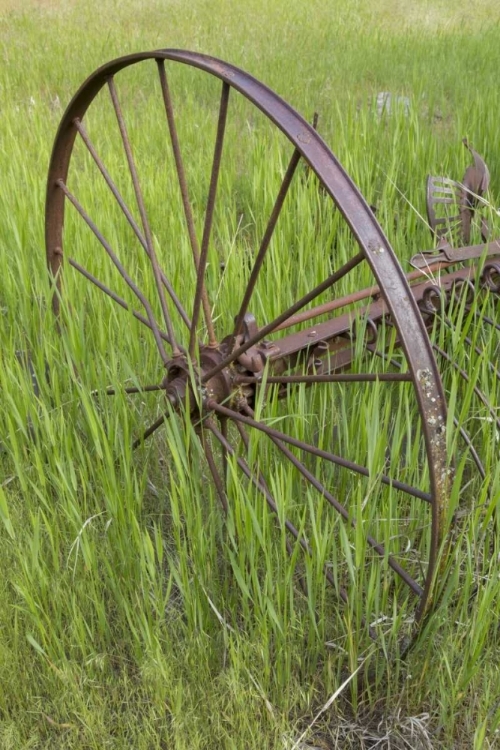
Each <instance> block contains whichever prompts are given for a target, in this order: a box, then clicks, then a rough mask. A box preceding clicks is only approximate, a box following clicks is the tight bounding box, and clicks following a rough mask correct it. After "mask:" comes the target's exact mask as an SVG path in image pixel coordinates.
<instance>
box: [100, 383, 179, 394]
mask: <svg viewBox="0 0 500 750" xmlns="http://www.w3.org/2000/svg"><path fill="white" fill-rule="evenodd" d="M166 388H167V386H166V385H143V386H135V385H134V386H130V387H127V388H106V390H105V391H103V393H104V395H105V396H116V395H117V394H120V393H126V394H127V395H130V394H134V393H155V392H156V391H165V390H166ZM100 393H101V391H100V390H98V389H96V390H95V391H92V395H93V396H98V395H99V394H100Z"/></svg>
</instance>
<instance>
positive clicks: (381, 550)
mask: <svg viewBox="0 0 500 750" xmlns="http://www.w3.org/2000/svg"><path fill="white" fill-rule="evenodd" d="M247 410H248V413H249V414H251V415H252V416H253V412H252V410H251V409H250V408H249V407H247ZM255 424H258V423H257V422H256V423H255ZM271 440H272V442H273V443H274V444H275V445H276V447H277V448H278V449H279V450H280V451H281V452H282V453H283V455H285V456H286V457H287V458H288V460H289V461H290V462H291V463H292V464H293V465H294V466H295V468H296V469H298V471H299V472H300V473H301V474H302V476H303V477H304V478H305V479H307V481H308V482H309V483H310V484H312V486H313V487H314V488H315V489H316V490H317V491H318V492H319V493H320V494H321V495H322V496H323V497H324V498H325V500H327V501H328V502H329V503H330V505H331V506H332V507H333V508H335V510H336V511H337V513H339V515H341V516H342V518H343V519H344V520H345V521H347V522H348V523H349V524H350V525H351V526H352V528H356V521H355V520H354V519H353V518H352V517H351V515H350V513H349V511H348V510H347V508H344V506H343V505H342V504H341V503H340V502H339V501H338V500H337V498H335V497H334V496H333V495H332V494H331V493H330V492H329V491H328V490H327V489H326V487H324V485H323V484H321V482H320V481H319V480H318V479H317V478H316V477H315V476H314V475H313V474H312V473H311V472H310V471H309V469H307V468H306V467H305V466H304V464H303V463H302V462H301V461H299V459H298V458H297V457H296V456H295V455H294V454H293V453H292V452H291V451H290V450H289V449H288V448H287V447H286V446H285V445H284V444H283V442H282V441H281V440H279V439H277V438H275V437H271ZM366 541H367V542H368V544H369V545H370V547H372V549H374V550H375V551H376V552H378V554H379V555H380V557H383V558H386V557H387V563H388V565H389V566H390V567H391V568H392V569H393V570H394V572H395V573H397V574H398V575H399V577H400V578H401V579H402V580H403V581H404V582H405V583H406V585H407V586H408V587H409V588H410V589H411V590H412V591H413V593H414V594H416V595H417V596H422V594H423V593H424V590H423V589H422V587H421V586H419V584H418V583H417V582H416V581H415V580H413V578H412V577H411V576H410V575H409V574H408V573H407V572H406V570H405V569H404V568H403V567H401V565H400V564H399V563H397V562H396V560H394V558H393V557H392V556H391V555H388V554H387V553H386V550H385V547H384V546H383V545H382V544H380V542H377V541H376V540H375V539H374V538H373V537H372V536H370V534H367V535H366Z"/></svg>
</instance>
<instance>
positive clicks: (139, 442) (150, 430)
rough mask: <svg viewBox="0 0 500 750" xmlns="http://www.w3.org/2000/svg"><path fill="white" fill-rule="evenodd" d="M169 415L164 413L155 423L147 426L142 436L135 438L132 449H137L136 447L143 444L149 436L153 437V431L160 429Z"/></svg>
mask: <svg viewBox="0 0 500 750" xmlns="http://www.w3.org/2000/svg"><path fill="white" fill-rule="evenodd" d="M167 417H168V414H162V415H161V417H158V419H157V420H156V421H155V422H153V424H151V425H150V426H149V427H148V428H147V430H145V431H144V432H143V434H142V435H141V437H140V438H137V440H134V442H133V443H132V450H133V451H135V449H136V448H138V447H139V446H140V445H142V444H143V443H144V442H145V441H146V440H147V439H148V437H151V435H153V433H155V432H156V430H158V429H159V428H160V427H161V426H162V424H163V423H164V421H165V420H166V418H167Z"/></svg>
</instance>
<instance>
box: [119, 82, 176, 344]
mask: <svg viewBox="0 0 500 750" xmlns="http://www.w3.org/2000/svg"><path fill="white" fill-rule="evenodd" d="M108 88H109V93H110V95H111V101H112V102H113V108H114V110H115V114H116V119H117V120H118V127H119V129H120V135H121V137H122V142H123V147H124V149H125V154H126V156H127V162H128V167H129V170H130V175H131V177H132V184H133V186H134V192H135V197H136V200H137V207H138V209H139V213H140V216H141V222H142V228H143V230H144V237H145V240H146V245H147V249H148V257H149V260H150V261H151V266H152V269H153V275H154V278H155V282H156V289H157V292H158V297H159V299H160V305H161V309H162V313H163V319H164V321H165V326H166V328H167V333H168V337H169V339H170V342H171V344H170V345H171V347H172V354H173V356H174V357H176V356H177V355H178V354H180V350H179V347H178V346H177V342H176V340H175V334H174V329H173V326H172V321H171V319H170V314H169V312H168V307H167V300H166V299H165V294H164V289H163V284H162V279H161V272H160V267H159V265H158V259H157V257H156V251H155V249H154V245H153V237H152V234H151V228H150V226H149V221H148V217H147V213H146V207H145V205H144V199H143V196H142V191H141V186H140V184H139V176H138V174H137V169H136V166H135V161H134V157H133V154H132V147H131V145H130V141H129V137H128V134H127V128H126V125H125V120H124V119H123V114H122V111H121V107H120V102H119V101H118V94H117V91H116V87H115V82H114V79H113V76H111V77H110V78H109V79H108Z"/></svg>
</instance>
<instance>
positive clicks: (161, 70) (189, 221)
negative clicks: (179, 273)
mask: <svg viewBox="0 0 500 750" xmlns="http://www.w3.org/2000/svg"><path fill="white" fill-rule="evenodd" d="M156 62H157V64H158V74H159V76H160V85H161V91H162V96H163V103H164V105H165V113H166V116H167V123H168V130H169V133H170V141H171V143H172V150H173V152H174V161H175V168H176V170H177V179H178V181H179V188H180V191H181V198H182V206H183V208H184V217H185V219H186V226H187V230H188V236H189V242H190V245H191V251H192V254H193V260H194V266H195V269H196V270H198V266H199V261H200V248H199V245H198V239H197V237H196V229H195V225H194V219H193V209H192V207H191V201H190V199H189V191H188V187H187V180H186V173H185V170H184V164H183V161H182V154H181V149H180V145H179V136H178V134H177V128H176V125H175V117H174V108H173V105H172V98H171V96H170V89H169V86H168V80H167V74H166V72H165V63H164V61H163V60H157V61H156ZM201 302H202V306H203V317H204V318H205V324H206V326H207V332H208V340H209V342H210V343H215V342H216V338H215V331H214V327H213V323H212V313H211V310H210V302H209V299H208V294H207V290H206V288H205V284H204V283H203V285H202V289H201Z"/></svg>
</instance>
